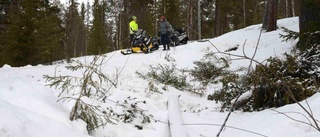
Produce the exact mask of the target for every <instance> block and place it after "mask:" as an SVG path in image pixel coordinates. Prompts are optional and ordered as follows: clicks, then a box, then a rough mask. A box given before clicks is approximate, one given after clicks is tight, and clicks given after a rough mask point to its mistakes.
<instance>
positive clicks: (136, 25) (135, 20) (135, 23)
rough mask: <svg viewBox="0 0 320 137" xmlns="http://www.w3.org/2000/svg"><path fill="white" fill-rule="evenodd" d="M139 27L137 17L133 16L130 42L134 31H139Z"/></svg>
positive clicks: (130, 26) (130, 25)
mask: <svg viewBox="0 0 320 137" xmlns="http://www.w3.org/2000/svg"><path fill="white" fill-rule="evenodd" d="M138 29H139V27H138V24H137V17H136V16H132V21H131V22H130V23H129V31H130V43H131V44H132V41H133V37H134V33H135V32H136V31H138Z"/></svg>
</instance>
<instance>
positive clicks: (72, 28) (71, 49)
mask: <svg viewBox="0 0 320 137" xmlns="http://www.w3.org/2000/svg"><path fill="white" fill-rule="evenodd" d="M70 3H71V4H70V6H69V7H68V10H67V11H66V15H65V23H66V25H65V38H64V54H65V57H66V59H67V60H68V61H69V60H70V58H73V57H78V56H82V55H85V54H86V30H85V25H84V20H83V17H81V16H80V14H79V12H78V6H77V4H78V3H76V2H75V1H74V0H71V2H70ZM82 14H83V13H82Z"/></svg>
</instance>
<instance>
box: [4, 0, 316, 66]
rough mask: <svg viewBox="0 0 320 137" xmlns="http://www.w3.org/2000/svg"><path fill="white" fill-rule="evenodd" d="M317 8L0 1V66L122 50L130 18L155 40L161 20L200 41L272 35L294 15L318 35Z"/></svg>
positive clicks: (255, 0)
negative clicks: (251, 29)
mask: <svg viewBox="0 0 320 137" xmlns="http://www.w3.org/2000/svg"><path fill="white" fill-rule="evenodd" d="M319 9H320V0H94V1H93V2H92V3H90V2H87V3H79V2H77V0H68V1H67V2H66V3H63V2H61V1H60V0H1V2H0V66H2V65H4V64H9V65H11V66H23V65H28V64H30V65H37V64H52V63H53V62H54V61H57V60H62V59H65V60H67V61H70V59H71V58H74V57H79V56H85V55H98V54H104V53H107V52H110V51H114V50H119V49H121V48H126V47H128V45H129V29H128V23H129V22H130V20H131V17H132V16H136V17H137V18H138V21H137V23H138V24H139V29H144V30H146V32H147V34H148V35H152V36H156V35H157V32H158V31H159V29H158V27H159V26H158V21H159V17H160V16H161V15H165V16H166V18H167V20H168V21H169V22H170V23H171V24H172V26H173V27H174V28H184V29H185V30H186V31H187V34H188V36H189V39H190V40H198V39H206V38H214V37H217V36H220V35H222V34H225V33H227V32H230V31H233V30H237V29H240V28H244V27H246V26H249V25H252V24H258V23H263V26H262V27H263V28H264V29H265V30H266V31H272V30H275V29H278V28H277V24H276V22H277V19H281V18H288V17H294V16H299V17H300V30H301V31H300V33H301V32H310V31H311V32H316V31H319V30H320V29H319V28H320V27H319V22H320V21H319V18H320V15H319V12H318V11H319ZM302 36H303V35H301V38H302ZM302 39H303V38H302Z"/></svg>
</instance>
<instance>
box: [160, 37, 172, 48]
mask: <svg viewBox="0 0 320 137" xmlns="http://www.w3.org/2000/svg"><path fill="white" fill-rule="evenodd" d="M161 43H162V45H163V49H164V50H166V49H170V45H169V44H170V39H169V35H168V34H161Z"/></svg>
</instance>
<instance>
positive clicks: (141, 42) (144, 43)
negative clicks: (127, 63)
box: [121, 29, 159, 55]
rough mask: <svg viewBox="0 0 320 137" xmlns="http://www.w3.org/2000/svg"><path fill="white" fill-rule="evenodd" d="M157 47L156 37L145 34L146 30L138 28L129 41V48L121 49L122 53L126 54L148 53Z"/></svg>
mask: <svg viewBox="0 0 320 137" xmlns="http://www.w3.org/2000/svg"><path fill="white" fill-rule="evenodd" d="M158 49H159V40H158V37H153V36H146V31H144V30H142V29H139V30H138V31H137V32H136V33H135V35H134V37H133V41H132V43H131V46H130V48H127V49H121V53H122V54H123V55H128V54H132V53H150V52H152V51H154V50H158Z"/></svg>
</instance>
